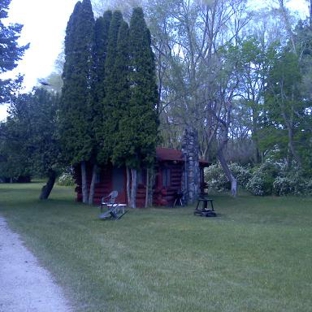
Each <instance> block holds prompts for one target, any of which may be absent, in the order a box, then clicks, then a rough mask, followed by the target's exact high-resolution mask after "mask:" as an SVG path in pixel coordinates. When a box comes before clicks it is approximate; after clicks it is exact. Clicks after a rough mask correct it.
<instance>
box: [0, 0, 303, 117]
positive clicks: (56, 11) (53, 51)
mask: <svg viewBox="0 0 312 312" xmlns="http://www.w3.org/2000/svg"><path fill="white" fill-rule="evenodd" d="M254 1H255V0H254ZM259 2H260V3H264V2H265V1H263V0H262V1H261V0H259ZM76 3H77V0H12V1H11V4H10V7H9V18H8V19H7V21H9V22H11V23H20V24H22V25H24V27H23V30H22V33H21V37H20V41H19V43H20V44H21V45H23V44H27V43H30V48H29V49H28V50H27V51H26V52H25V55H24V57H23V59H22V60H21V61H19V65H18V67H17V68H16V69H15V70H14V72H13V73H21V74H24V75H25V76H24V85H25V91H30V90H31V89H32V87H33V86H35V85H36V84H38V79H40V78H45V77H47V76H49V75H50V74H51V73H52V72H53V68H54V62H55V60H56V58H57V56H58V55H59V53H60V52H61V51H62V48H63V43H64V38H65V29H66V26H67V22H68V20H69V17H70V15H71V13H72V12H73V9H74V6H75V4H76ZM290 7H291V8H292V9H294V10H296V9H300V8H301V9H302V10H303V9H305V10H306V13H308V11H307V5H306V2H305V1H304V0H291V4H290ZM11 74H12V73H11ZM5 112H6V107H5V106H3V105H0V120H2V119H3V118H4V116H5V115H6V113H5Z"/></svg>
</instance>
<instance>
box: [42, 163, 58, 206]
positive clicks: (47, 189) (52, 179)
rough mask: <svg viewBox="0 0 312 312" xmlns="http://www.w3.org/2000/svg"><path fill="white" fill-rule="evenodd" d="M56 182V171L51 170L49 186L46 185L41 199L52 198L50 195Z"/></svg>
mask: <svg viewBox="0 0 312 312" xmlns="http://www.w3.org/2000/svg"><path fill="white" fill-rule="evenodd" d="M55 180H56V172H55V171H54V170H52V169H51V170H49V173H48V181H47V184H46V185H44V186H43V187H42V189H41V193H40V197H39V198H40V199H41V200H43V199H48V198H49V196H50V193H51V191H52V189H53V186H54V184H55Z"/></svg>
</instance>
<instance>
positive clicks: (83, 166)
mask: <svg viewBox="0 0 312 312" xmlns="http://www.w3.org/2000/svg"><path fill="white" fill-rule="evenodd" d="M81 184H82V185H81V190H82V202H83V203H84V204H88V198H89V197H88V185H87V168H86V162H85V161H82V162H81Z"/></svg>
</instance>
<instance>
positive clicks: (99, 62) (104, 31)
mask: <svg viewBox="0 0 312 312" xmlns="http://www.w3.org/2000/svg"><path fill="white" fill-rule="evenodd" d="M111 20H112V12H111V11H106V12H105V13H104V15H103V16H102V17H99V18H98V19H97V20H96V21H95V25H94V48H93V60H94V68H93V75H94V76H93V80H92V83H93V86H92V95H93V111H94V119H93V125H92V127H93V129H94V133H95V139H96V145H95V148H96V159H97V160H98V153H99V150H101V146H102V127H103V123H104V122H105V118H104V115H103V100H104V98H105V87H104V86H105V83H104V81H105V60H106V56H107V45H108V34H109V28H110V23H111Z"/></svg>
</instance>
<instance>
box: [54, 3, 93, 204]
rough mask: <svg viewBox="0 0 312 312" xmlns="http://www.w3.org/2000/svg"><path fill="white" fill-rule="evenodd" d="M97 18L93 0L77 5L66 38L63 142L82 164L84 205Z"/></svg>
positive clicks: (70, 158)
mask: <svg viewBox="0 0 312 312" xmlns="http://www.w3.org/2000/svg"><path fill="white" fill-rule="evenodd" d="M94 23H95V22H94V16H93V11H92V6H91V2H90V0H83V1H82V2H77V4H76V5H75V8H74V11H73V13H72V15H71V16H70V19H69V22H68V25H67V29H66V37H65V64H64V70H63V82H64V85H63V89H62V98H61V112H60V123H61V132H60V133H61V140H62V143H63V148H64V153H65V155H66V158H67V159H68V161H70V162H71V164H77V163H81V166H82V167H81V169H82V170H81V172H82V184H83V185H82V189H83V192H82V193H83V202H84V203H87V202H88V191H87V189H86V173H85V162H86V161H89V160H90V159H92V157H93V152H94V148H93V147H94V145H95V144H94V133H93V129H92V127H90V124H92V119H93V111H92V109H91V106H92V97H91V95H90V90H91V86H92V66H93V59H92V50H93V38H94V35H93V32H94Z"/></svg>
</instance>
